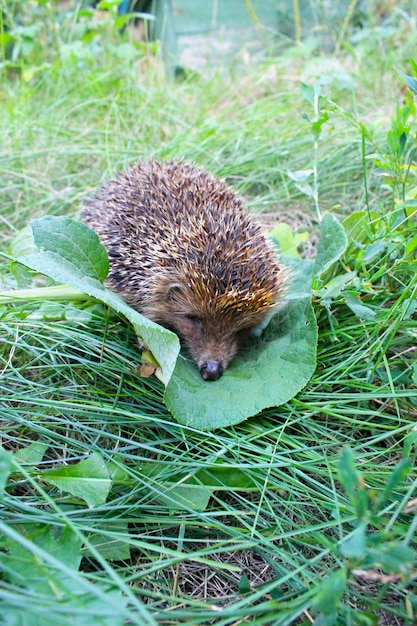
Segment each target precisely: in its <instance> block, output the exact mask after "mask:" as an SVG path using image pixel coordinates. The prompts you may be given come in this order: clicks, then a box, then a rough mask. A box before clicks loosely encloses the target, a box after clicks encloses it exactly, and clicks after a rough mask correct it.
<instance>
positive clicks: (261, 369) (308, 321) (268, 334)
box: [165, 298, 317, 430]
mask: <svg viewBox="0 0 417 626" xmlns="http://www.w3.org/2000/svg"><path fill="white" fill-rule="evenodd" d="M316 343H317V323H316V318H315V315H314V312H313V310H312V307H311V302H310V299H309V298H303V299H300V300H294V301H292V300H290V301H288V302H287V303H286V304H285V306H283V307H282V309H281V311H280V312H279V313H277V314H276V315H275V316H274V317H273V318H272V320H271V321H270V323H269V325H268V326H267V328H266V329H265V330H264V332H263V335H262V337H261V338H260V339H258V340H253V342H252V344H251V345H250V346H248V348H247V349H246V350H245V352H244V353H243V354H240V355H238V356H237V357H235V358H234V360H233V364H232V366H231V367H229V369H227V370H226V372H225V373H224V374H223V376H222V377H221V378H220V379H219V380H217V381H216V382H215V383H213V382H206V381H203V380H202V378H201V376H200V373H199V371H198V369H197V367H196V366H195V365H194V364H193V363H191V362H190V361H188V360H187V359H185V358H184V357H181V358H179V359H178V361H177V365H176V368H175V370H174V374H173V376H172V378H171V380H170V382H169V384H168V387H167V389H166V394H165V400H166V403H167V406H168V407H169V409H170V410H171V411H172V413H173V414H174V415H175V417H176V418H177V420H178V421H179V422H181V423H183V424H187V425H188V426H192V427H194V428H198V429H202V430H213V429H215V428H220V427H224V426H229V425H231V424H236V423H238V422H240V421H242V420H243V419H245V418H247V417H249V416H251V415H255V414H256V413H258V412H259V411H261V410H262V409H265V408H267V407H271V406H278V405H280V404H283V403H284V402H288V400H290V399H291V398H293V397H294V396H295V395H296V394H297V393H298V392H299V391H300V390H301V389H302V388H303V387H304V386H305V385H306V384H307V382H308V381H309V379H310V377H311V376H312V374H313V372H314V369H315V367H316Z"/></svg>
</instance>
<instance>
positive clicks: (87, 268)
mask: <svg viewBox="0 0 417 626" xmlns="http://www.w3.org/2000/svg"><path fill="white" fill-rule="evenodd" d="M30 225H31V227H32V231H33V238H34V243H35V246H36V250H35V251H34V252H33V253H31V254H27V255H25V256H23V257H22V258H20V259H19V261H20V262H21V263H23V264H24V265H26V266H27V267H30V268H31V269H34V270H36V271H37V272H40V273H41V274H45V275H46V276H49V277H50V278H53V280H55V281H56V282H58V283H62V284H64V285H69V286H70V287H73V288H75V289H77V290H78V291H81V292H82V293H86V294H87V295H89V296H91V297H93V298H96V299H97V300H100V301H101V302H105V303H106V304H108V305H109V306H110V307H112V308H113V309H114V310H115V311H117V312H118V313H121V314H122V315H124V316H125V317H126V318H127V319H128V320H129V321H130V322H131V323H132V324H133V326H134V328H135V331H136V333H137V334H138V335H139V336H140V337H142V339H143V340H144V341H145V342H146V343H147V345H148V346H149V349H150V350H151V352H152V353H153V354H154V356H155V358H156V360H157V361H158V363H159V365H160V366H161V368H162V371H163V376H164V380H165V382H168V381H169V379H170V377H171V374H172V371H173V369H174V366H175V362H176V359H177V355H178V352H179V341H178V337H177V336H176V335H175V334H174V333H172V332H170V331H169V330H166V329H165V328H162V327H161V326H159V325H158V324H155V323H154V322H152V321H150V320H148V319H147V318H146V317H144V316H143V315H140V313H138V312H137V311H135V310H134V309H132V308H131V307H130V306H129V305H128V304H126V302H125V301H124V300H123V298H120V297H119V296H118V295H117V294H115V293H113V292H112V291H110V290H109V289H107V288H106V287H104V286H103V285H102V282H101V281H102V280H104V278H105V277H106V275H107V272H108V260H107V254H106V250H105V248H104V247H103V246H102V245H101V243H100V241H99V239H98V237H97V235H96V234H95V233H94V232H93V231H92V230H90V229H89V228H87V226H85V225H84V224H82V223H81V222H77V221H76V220H73V219H71V218H69V217H54V216H51V215H46V216H45V217H42V218H41V219H39V220H32V221H31V222H30Z"/></svg>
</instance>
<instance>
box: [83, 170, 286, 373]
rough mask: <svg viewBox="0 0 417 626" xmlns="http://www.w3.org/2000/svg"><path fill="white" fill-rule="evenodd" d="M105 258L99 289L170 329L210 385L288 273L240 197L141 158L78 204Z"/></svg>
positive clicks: (201, 174)
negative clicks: (102, 284)
mask: <svg viewBox="0 0 417 626" xmlns="http://www.w3.org/2000/svg"><path fill="white" fill-rule="evenodd" d="M81 219H82V220H83V221H84V222H85V224H86V225H87V226H89V227H90V228H91V229H92V230H94V231H95V232H96V233H97V235H98V237H99V239H100V241H101V242H102V244H103V245H104V247H105V248H106V250H107V253H108V256H109V263H110V270H109V274H108V277H107V279H106V284H107V285H108V286H109V287H110V288H111V289H112V290H114V291H115V292H117V293H119V294H120V295H121V296H123V298H124V299H125V300H126V301H127V302H128V303H129V304H130V305H131V306H132V307H133V308H135V309H136V310H137V311H139V312H140V313H142V314H143V315H145V316H146V317H148V318H149V319H151V320H153V321H154V322H157V323H158V324H161V325H162V326H164V327H166V328H168V329H170V330H173V331H174V332H175V333H176V334H177V335H178V336H179V338H180V340H181V342H182V345H183V347H185V349H186V351H187V352H188V354H189V356H190V357H191V358H192V359H193V360H194V361H195V363H196V364H197V366H198V368H199V371H200V374H201V376H202V377H203V379H204V380H217V379H218V378H219V377H220V376H221V375H222V374H223V372H224V370H225V369H226V367H227V366H228V365H229V363H230V361H231V360H232V358H233V356H234V355H235V354H236V352H237V351H238V349H239V348H240V347H241V346H242V345H243V344H244V342H245V341H246V340H247V339H248V337H249V335H250V333H251V331H252V330H253V329H254V328H255V327H257V326H259V325H260V324H262V323H265V321H266V319H267V318H269V317H270V316H271V312H272V311H273V309H274V307H276V306H277V305H278V304H279V302H280V300H281V299H282V295H283V292H284V289H285V283H286V278H287V274H286V270H285V269H284V267H283V265H282V264H281V263H280V260H279V257H278V255H277V253H276V251H275V250H274V247H273V245H272V242H270V241H269V240H268V239H267V238H266V237H265V235H264V234H263V233H262V230H261V227H260V225H259V224H257V223H256V222H255V221H254V220H253V218H252V217H251V215H250V214H249V212H248V210H247V208H246V206H245V203H244V201H243V199H242V198H241V197H240V196H239V195H238V194H237V192H236V191H235V190H234V189H232V188H231V187H230V186H229V185H228V184H227V183H225V182H224V181H223V180H221V179H218V178H215V177H213V176H212V175H211V174H209V173H208V172H206V171H205V170H203V169H201V168H199V167H197V166H195V165H193V164H191V163H187V162H185V161H170V162H164V163H158V162H157V161H156V160H151V161H149V162H139V163H137V164H135V165H132V166H130V167H129V168H128V169H127V170H126V171H125V172H123V173H119V174H117V175H116V177H115V178H114V179H113V180H109V181H108V182H106V183H105V184H104V185H103V186H102V187H101V188H99V189H98V191H97V192H96V193H95V194H94V195H93V196H92V197H91V198H90V199H89V200H87V201H86V202H85V203H84V206H83V208H82V212H81Z"/></svg>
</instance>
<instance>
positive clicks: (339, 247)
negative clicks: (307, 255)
mask: <svg viewBox="0 0 417 626" xmlns="http://www.w3.org/2000/svg"><path fill="white" fill-rule="evenodd" d="M347 243H348V241H347V237H346V233H345V230H344V228H343V226H342V224H341V223H340V222H339V221H338V220H337V219H336V218H335V216H334V215H332V214H331V213H326V214H325V215H324V217H323V220H322V222H321V226H320V239H319V244H318V247H317V254H316V259H315V263H314V273H315V274H316V275H317V276H320V275H321V274H323V272H325V271H326V270H327V269H328V268H329V267H330V266H331V265H333V263H335V262H336V261H338V260H339V259H340V257H341V256H342V254H343V253H344V251H345V250H346V247H347Z"/></svg>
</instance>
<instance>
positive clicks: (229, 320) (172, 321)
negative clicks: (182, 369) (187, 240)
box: [142, 278, 264, 380]
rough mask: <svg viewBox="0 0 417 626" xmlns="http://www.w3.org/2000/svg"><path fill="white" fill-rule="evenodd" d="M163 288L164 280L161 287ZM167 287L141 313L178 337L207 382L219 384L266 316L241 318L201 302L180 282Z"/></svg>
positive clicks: (245, 316) (211, 304) (209, 303)
mask: <svg viewBox="0 0 417 626" xmlns="http://www.w3.org/2000/svg"><path fill="white" fill-rule="evenodd" d="M162 285H164V281H163V279H162V278H161V279H160V280H159V287H161V286H162ZM164 286H165V290H164V292H163V293H160V294H159V295H158V298H157V299H156V300H155V301H152V302H149V301H148V303H147V306H146V307H145V308H143V309H142V312H143V313H144V314H145V315H146V316H147V317H149V318H150V319H153V320H154V321H155V322H158V323H159V324H162V325H163V326H166V327H167V328H170V329H171V330H173V331H174V332H176V333H177V335H179V337H180V338H181V340H182V344H183V346H184V347H185V348H186V350H187V352H188V353H189V354H190V356H191V357H192V359H193V360H194V361H195V362H196V364H197V366H198V369H199V370H200V373H201V376H202V377H203V378H204V380H217V379H218V378H220V376H221V375H222V374H223V372H224V371H225V369H226V368H227V366H228V365H229V363H230V361H231V360H232V358H233V357H234V355H235V354H236V352H237V351H238V349H239V347H240V346H241V345H242V343H244V341H245V340H246V339H247V338H248V336H249V334H250V330H251V329H252V328H253V327H254V326H256V325H257V324H259V323H260V322H261V321H262V319H263V318H264V314H263V313H262V314H260V312H259V311H258V312H256V313H254V312H252V314H253V315H254V317H253V315H251V312H250V311H249V312H248V311H245V314H244V315H239V314H238V313H237V312H236V311H233V310H232V311H225V310H224V308H223V307H222V306H215V301H214V300H210V301H207V300H205V301H203V302H202V301H201V300H200V299H199V298H197V299H195V297H194V296H195V294H193V292H192V291H190V289H189V285H187V284H185V285H184V283H183V282H181V281H180V279H178V280H175V281H172V282H170V284H169V285H168V284H167V283H165V285H164ZM204 304H205V305H206V306H203V305H204ZM248 313H249V315H248ZM254 318H255V319H254Z"/></svg>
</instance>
